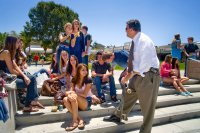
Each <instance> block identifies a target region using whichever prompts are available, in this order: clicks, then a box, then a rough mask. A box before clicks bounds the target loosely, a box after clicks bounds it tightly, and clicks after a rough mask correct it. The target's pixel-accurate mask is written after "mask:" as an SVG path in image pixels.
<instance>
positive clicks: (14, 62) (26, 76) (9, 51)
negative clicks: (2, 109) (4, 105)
mask: <svg viewBox="0 0 200 133" xmlns="http://www.w3.org/2000/svg"><path fill="white" fill-rule="evenodd" d="M21 45H22V41H21V40H20V39H18V38H16V37H12V36H8V37H7V38H6V40H5V44H4V48H3V49H2V50H1V51H0V70H3V71H4V72H5V73H10V74H15V75H17V79H16V87H17V89H24V88H27V93H26V98H25V104H24V108H23V111H24V112H37V111H38V109H39V108H42V109H43V108H44V106H43V105H42V104H41V103H39V102H38V97H39V94H38V89H37V82H36V77H35V76H34V75H31V74H30V73H28V72H25V71H24V69H25V68H26V67H27V66H26V64H25V63H24V61H25V60H24V59H21V61H20V59H19V58H20V57H21V56H24V55H23V53H17V52H21V50H19V49H21ZM24 57H25V56H24Z"/></svg>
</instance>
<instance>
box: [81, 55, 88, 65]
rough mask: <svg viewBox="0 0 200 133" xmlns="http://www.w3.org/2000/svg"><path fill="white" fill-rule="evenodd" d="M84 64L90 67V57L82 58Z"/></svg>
mask: <svg viewBox="0 0 200 133" xmlns="http://www.w3.org/2000/svg"><path fill="white" fill-rule="evenodd" d="M82 62H83V63H84V64H86V65H87V66H88V55H85V56H84V57H82Z"/></svg>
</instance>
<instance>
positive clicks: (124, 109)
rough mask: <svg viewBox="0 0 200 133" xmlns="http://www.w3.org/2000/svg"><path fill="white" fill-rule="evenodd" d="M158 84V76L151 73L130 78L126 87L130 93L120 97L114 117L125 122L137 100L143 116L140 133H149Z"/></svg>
mask: <svg viewBox="0 0 200 133" xmlns="http://www.w3.org/2000/svg"><path fill="white" fill-rule="evenodd" d="M159 84H160V75H159V74H156V73H153V72H147V73H146V74H145V77H141V76H139V75H135V76H134V77H132V78H131V79H130V80H129V85H128V87H129V89H131V90H132V92H131V93H130V94H129V93H127V92H125V93H124V95H122V99H123V100H122V103H120V105H119V107H118V108H117V110H116V111H115V112H114V113H115V115H116V116H118V117H119V118H122V119H124V120H127V119H128V118H127V115H128V114H129V112H130V111H131V110H132V108H133V107H134V105H135V103H136V101H137V100H139V103H140V107H141V111H142V115H143V124H142V126H141V128H140V133H151V128H152V123H153V118H154V112H155V106H156V101H157V95H158V89H159Z"/></svg>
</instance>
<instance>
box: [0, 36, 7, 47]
mask: <svg viewBox="0 0 200 133" xmlns="http://www.w3.org/2000/svg"><path fill="white" fill-rule="evenodd" d="M7 36H8V34H7V33H6V32H4V33H1V32H0V49H2V48H3V46H4V42H5V39H6V37H7Z"/></svg>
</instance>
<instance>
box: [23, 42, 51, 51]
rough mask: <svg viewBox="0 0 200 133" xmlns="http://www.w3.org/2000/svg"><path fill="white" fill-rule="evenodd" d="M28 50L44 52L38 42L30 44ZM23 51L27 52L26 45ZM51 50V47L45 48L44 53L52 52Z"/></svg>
mask: <svg viewBox="0 0 200 133" xmlns="http://www.w3.org/2000/svg"><path fill="white" fill-rule="evenodd" d="M30 51H31V53H44V52H45V51H44V48H42V47H41V46H40V45H39V44H31V46H30ZM25 52H26V53H28V52H29V47H27V48H26V49H25ZM52 52H53V50H52V49H47V51H46V53H52Z"/></svg>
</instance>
